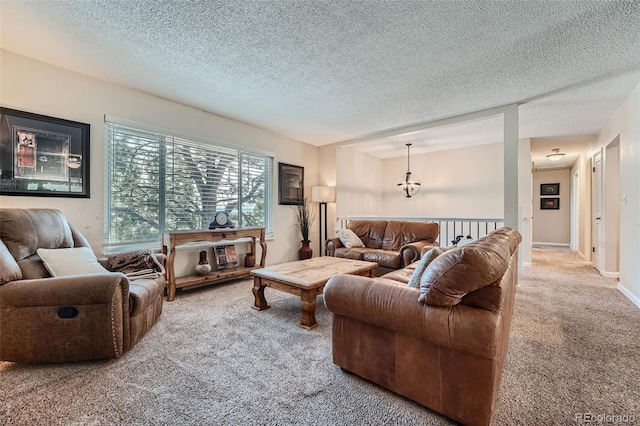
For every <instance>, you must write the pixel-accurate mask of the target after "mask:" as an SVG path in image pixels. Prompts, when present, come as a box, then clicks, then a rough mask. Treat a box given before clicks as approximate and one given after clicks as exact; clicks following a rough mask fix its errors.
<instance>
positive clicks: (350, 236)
mask: <svg viewBox="0 0 640 426" xmlns="http://www.w3.org/2000/svg"><path fill="white" fill-rule="evenodd" d="M336 235H337V236H338V238H339V239H340V242H341V243H342V245H343V246H345V247H346V248H351V247H364V243H363V242H362V240H361V239H360V237H358V236H357V235H356V233H355V232H353V231H352V230H351V229H349V228H345V229H336Z"/></svg>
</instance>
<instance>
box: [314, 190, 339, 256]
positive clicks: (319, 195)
mask: <svg viewBox="0 0 640 426" xmlns="http://www.w3.org/2000/svg"><path fill="white" fill-rule="evenodd" d="M335 200H336V191H335V188H332V187H329V186H314V187H313V188H311V201H314V202H316V203H320V209H319V211H320V218H319V219H320V220H318V225H319V226H320V233H319V234H318V239H319V240H320V241H319V242H318V249H319V250H320V251H319V252H318V255H319V256H325V255H326V254H327V253H326V249H325V251H322V244H323V243H325V241H326V240H327V203H332V202H334V201H335ZM323 207H324V233H323V232H322V223H323V222H322V209H323Z"/></svg>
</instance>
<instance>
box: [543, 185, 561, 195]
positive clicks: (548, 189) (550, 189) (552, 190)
mask: <svg viewBox="0 0 640 426" xmlns="http://www.w3.org/2000/svg"><path fill="white" fill-rule="evenodd" d="M540 195H560V184H559V183H541V184H540Z"/></svg>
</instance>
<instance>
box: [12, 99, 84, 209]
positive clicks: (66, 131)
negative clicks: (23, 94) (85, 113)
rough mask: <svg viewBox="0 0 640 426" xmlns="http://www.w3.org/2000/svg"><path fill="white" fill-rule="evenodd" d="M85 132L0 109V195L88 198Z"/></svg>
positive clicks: (81, 128) (57, 121) (81, 125)
mask: <svg viewBox="0 0 640 426" xmlns="http://www.w3.org/2000/svg"><path fill="white" fill-rule="evenodd" d="M89 130H90V125H89V124H86V123H79V122H76V121H70V120H64V119H61V118H55V117H48V116H45V115H39V114H32V113H29V112H24V111H17V110H13V109H9V108H3V107H0V158H2V162H1V163H0V170H1V172H2V173H1V174H0V194H1V195H34V196H53V197H79V198H89V188H90V185H89V177H90V173H89Z"/></svg>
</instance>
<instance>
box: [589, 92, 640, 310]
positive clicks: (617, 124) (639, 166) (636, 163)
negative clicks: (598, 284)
mask: <svg viewBox="0 0 640 426" xmlns="http://www.w3.org/2000/svg"><path fill="white" fill-rule="evenodd" d="M639 117H640V85H638V86H636V88H635V89H633V91H632V92H631V94H630V95H629V96H628V98H627V99H626V100H625V102H623V103H622V105H621V106H620V107H619V108H618V110H617V111H616V112H615V113H614V114H613V116H612V117H611V119H610V120H609V121H608V122H607V123H606V124H605V125H604V126H603V127H602V129H600V133H599V135H598V141H597V143H596V144H595V147H594V150H595V149H599V148H602V147H606V146H607V145H608V144H609V143H611V142H612V141H614V140H615V139H616V137H619V138H620V194H621V199H620V200H619V203H620V285H619V288H620V290H621V291H622V292H623V293H624V294H625V295H627V297H629V298H630V299H631V300H633V301H634V303H635V304H636V305H638V307H640V262H639V261H638V259H640V119H639ZM587 155H589V156H590V155H591V153H587ZM605 155H606V150H605ZM604 164H605V167H606V165H607V162H606V160H605V163H604ZM604 173H606V171H604ZM605 176H606V174H605ZM605 190H606V185H605ZM605 196H606V195H605ZM623 197H626V203H624V202H622V198H623ZM605 220H607V219H606V218H605ZM610 238H615V236H610V235H605V247H606V246H607V240H608V239H610Z"/></svg>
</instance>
